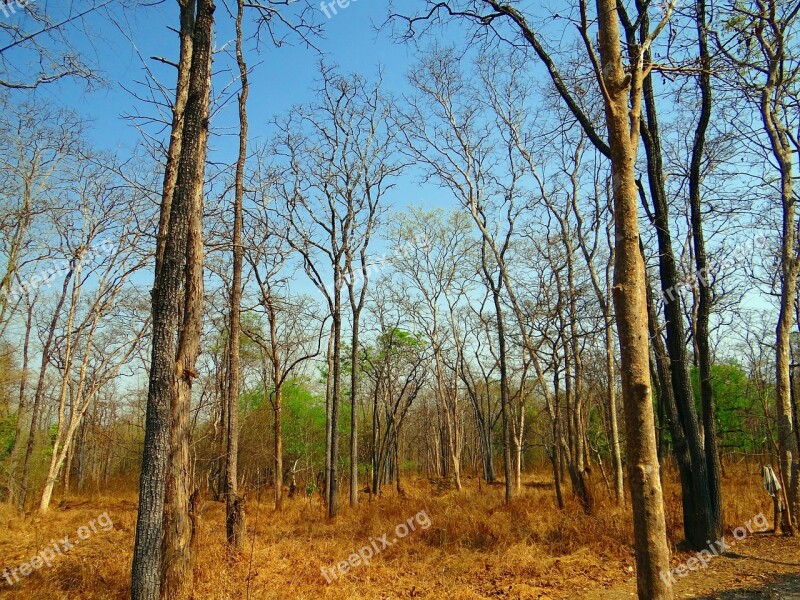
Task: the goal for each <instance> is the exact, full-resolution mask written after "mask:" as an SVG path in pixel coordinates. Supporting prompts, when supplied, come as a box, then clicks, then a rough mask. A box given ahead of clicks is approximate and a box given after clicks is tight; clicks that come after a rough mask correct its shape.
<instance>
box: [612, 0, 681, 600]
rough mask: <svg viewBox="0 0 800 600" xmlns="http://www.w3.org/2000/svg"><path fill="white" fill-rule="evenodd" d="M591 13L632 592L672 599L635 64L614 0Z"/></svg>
mask: <svg viewBox="0 0 800 600" xmlns="http://www.w3.org/2000/svg"><path fill="white" fill-rule="evenodd" d="M597 13H598V26H599V41H600V56H601V64H602V79H601V82H602V83H603V87H604V95H605V115H606V126H607V128H608V135H609V146H610V149H611V176H612V181H613V195H614V217H615V220H616V244H615V245H616V261H615V264H614V288H613V297H614V306H615V309H616V319H617V331H618V335H619V345H620V356H621V363H622V369H621V376H622V395H623V403H624V405H625V425H626V432H627V450H628V452H627V454H628V477H629V481H630V488H631V496H632V505H633V530H634V540H635V548H636V572H637V590H638V594H639V597H640V598H647V599H649V600H661V599H670V598H672V590H671V587H670V586H669V583H668V581H667V580H665V579H664V578H662V577H660V575H661V574H662V573H664V572H666V571H668V570H669V547H668V546H667V534H666V523H665V517H664V499H663V496H662V491H661V478H660V474H659V464H658V456H657V452H656V436H655V423H654V417H653V403H652V397H651V386H650V366H649V362H650V349H649V344H648V328H647V303H646V289H645V282H646V278H645V269H644V261H643V260H642V256H641V254H640V252H639V222H638V209H637V208H638V195H637V188H636V171H635V170H636V146H637V143H636V141H637V139H638V137H639V130H638V120H639V114H638V113H639V111H640V106H641V105H640V101H641V77H642V73H641V71H640V70H639V69H641V63H639V64H637V65H635V66H634V67H633V68H632V72H631V73H628V74H626V73H625V68H624V66H623V62H622V49H621V44H620V38H619V22H618V17H617V6H616V2H615V0H597ZM629 98H630V99H631V100H632V103H633V105H632V106H630V105H629V103H628V101H629Z"/></svg>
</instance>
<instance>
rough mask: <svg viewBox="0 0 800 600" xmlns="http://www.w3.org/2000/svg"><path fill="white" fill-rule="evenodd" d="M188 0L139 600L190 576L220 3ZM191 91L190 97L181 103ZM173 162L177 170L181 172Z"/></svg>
mask: <svg viewBox="0 0 800 600" xmlns="http://www.w3.org/2000/svg"><path fill="white" fill-rule="evenodd" d="M180 7H181V57H180V62H179V69H178V71H179V73H178V86H177V90H176V104H175V106H174V108H173V111H174V113H173V127H180V128H181V130H182V131H181V133H180V135H179V136H177V137H180V141H179V142H176V143H180V153H179V155H180V158H179V160H178V163H177V166H175V164H170V165H168V168H167V170H166V172H165V181H164V187H165V193H166V192H167V191H168V190H169V188H170V185H171V184H172V182H173V181H174V186H173V192H172V194H171V197H169V195H168V194H167V196H168V197H169V199H168V200H167V201H166V202H163V203H162V219H163V217H164V214H163V213H164V211H165V210H168V211H169V215H168V217H167V218H166V223H167V226H166V229H165V230H164V235H163V236H162V237H161V239H162V240H163V250H161V252H160V256H159V255H158V254H157V257H156V267H157V269H156V273H155V284H154V287H153V349H152V361H151V367H150V388H149V392H148V402H147V416H146V426H145V447H144V454H143V457H142V470H141V477H140V484H139V512H138V519H137V525H136V542H135V545H134V556H133V564H132V568H131V580H132V581H131V598H132V599H133V600H157V599H159V598H165V599H167V598H168V599H173V598H184V597H186V596H187V595H188V589H189V586H190V584H191V581H192V577H191V564H192V563H191V555H190V550H191V538H192V533H193V526H192V523H191V522H190V514H189V506H190V498H189V496H190V492H189V488H190V486H191V476H192V474H191V472H190V464H189V434H190V431H189V405H190V400H191V398H190V395H191V385H192V380H193V379H194V378H195V377H196V376H197V373H196V371H195V361H196V359H197V354H198V351H199V336H200V327H201V312H202V300H203V278H202V266H203V265H202V263H203V240H202V220H203V208H202V193H203V184H204V174H205V161H206V149H207V137H208V118H209V114H208V107H209V97H210V87H211V86H210V84H211V37H212V29H213V13H214V8H215V7H214V4H213V2H212V1H211V0H198V4H197V13H196V22H195V13H194V3H193V2H191V1H190V0H184V1H182V2H180ZM187 38H191V39H187ZM187 80H188V83H187ZM184 85H185V86H186V88H185V92H184V88H183V87H182V86H184ZM184 93H185V98H186V103H185V105H184V106H183V107H181V106H180V103H179V100H180V98H181V97H182V95H183V94H184ZM172 144H173V140H171V142H170V146H171V147H172ZM169 158H170V156H169V155H168V159H169ZM172 158H174V157H172ZM171 168H172V169H176V170H177V174H176V175H175V176H174V180H173V179H172V177H173V176H172V175H171V171H170V169H171Z"/></svg>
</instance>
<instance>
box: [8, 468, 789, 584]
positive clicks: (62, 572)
mask: <svg viewBox="0 0 800 600" xmlns="http://www.w3.org/2000/svg"><path fill="white" fill-rule="evenodd" d="M723 483H724V485H723V487H724V489H723V492H724V496H723V497H724V498H726V499H728V502H727V503H726V506H725V524H726V538H725V539H726V543H727V544H728V547H727V548H726V552H725V553H724V554H723V555H721V556H714V557H713V558H712V559H710V560H709V561H708V565H707V569H698V570H694V571H690V572H689V573H688V575H687V576H686V577H684V578H677V579H676V581H677V583H676V586H675V589H676V592H677V594H676V595H677V597H679V598H698V599H699V598H703V599H705V598H707V599H711V598H720V599H725V600H731V599H739V598H780V599H784V598H786V599H800V539H797V538H784V537H776V536H774V535H771V534H768V533H760V532H759V531H758V530H759V529H760V527H756V528H755V529H754V531H753V532H752V533H749V532H748V535H747V536H746V537H745V538H744V539H741V541H737V542H736V545H735V546H734V545H731V544H730V541H733V539H732V538H731V535H732V533H733V532H735V530H736V528H737V527H743V526H744V525H745V524H746V523H747V522H748V521H749V522H751V523H759V524H761V523H765V521H764V520H763V519H762V518H761V517H759V518H758V519H754V517H757V516H758V515H761V514H763V515H766V519H767V520H769V521H770V523H769V527H770V528H771V526H772V523H771V518H772V515H771V512H770V511H771V502H770V500H769V497H768V496H767V495H766V494H765V493H764V492H763V490H761V489H760V473H759V466H758V465H753V466H750V467H743V466H738V467H736V468H733V467H729V468H728V472H727V476H726V477H725V479H724V482H723ZM405 485H406V487H405V489H404V492H405V493H404V494H403V496H402V497H401V496H399V495H398V494H397V493H396V492H394V490H387V492H386V494H385V495H384V497H383V498H381V499H377V500H373V501H372V502H370V501H369V498H368V497H367V496H362V504H361V505H360V506H359V507H358V508H355V509H351V508H349V507H345V508H343V509H342V514H341V515H340V516H339V517H338V518H337V519H336V520H335V521H329V520H328V519H327V518H326V517H325V515H324V511H323V509H322V506H321V504H320V502H319V498H318V496H315V497H312V498H306V497H296V498H294V499H291V500H287V505H286V507H285V509H284V510H283V511H282V512H281V513H276V512H275V511H274V510H273V508H272V503H271V500H272V494H271V491H270V490H263V491H262V492H253V493H251V494H250V496H249V497H248V498H247V505H246V506H247V511H248V517H247V518H248V538H247V541H246V544H245V548H244V550H243V552H242V553H241V554H240V555H239V556H237V557H234V558H231V557H229V556H228V555H227V552H226V549H225V532H224V512H225V508H224V504H222V503H219V502H211V501H206V502H203V503H202V509H201V515H202V516H201V520H200V523H199V526H198V535H197V552H198V558H197V562H196V568H195V576H194V580H193V591H194V597H195V598H197V599H198V600H229V599H230V600H233V599H240V598H241V599H244V598H252V599H265V600H266V599H281V600H283V599H286V600H295V599H312V598H332V599H361V598H363V599H370V600H373V599H378V598H381V599H389V598H436V599H439V598H456V599H462V598H463V599H465V600H469V599H485V598H540V599H544V598H550V599H557V598H587V599H597V600H601V599H611V600H613V599H615V598H631V597H633V596H634V595H635V578H634V557H633V551H632V546H631V542H632V540H631V520H630V511H629V509H627V508H625V507H617V506H616V505H615V504H614V503H613V502H611V500H610V499H609V498H608V494H607V491H606V488H605V486H604V484H603V482H602V480H601V481H598V482H597V483H596V488H595V493H596V496H597V510H596V511H595V512H594V514H593V515H591V516H588V515H585V514H584V513H583V512H582V511H581V510H580V508H579V507H578V505H577V503H575V502H574V501H573V500H572V499H571V498H568V499H567V502H568V504H567V507H566V508H565V509H564V510H562V511H559V510H558V509H557V508H556V506H555V497H554V492H553V487H552V482H550V481H548V478H547V475H546V473H545V472H541V473H537V474H535V475H533V476H529V477H528V478H527V480H526V482H525V486H524V490H523V492H522V493H521V494H519V495H517V497H516V498H514V500H513V501H512V502H511V503H510V504H509V505H505V504H504V503H503V501H502V500H503V488H502V486H486V484H482V485H481V484H479V482H478V480H476V479H466V480H465V489H464V490H462V491H461V492H456V491H454V490H451V489H448V488H447V486H443V485H441V484H440V483H436V482H432V481H429V480H425V479H423V480H418V481H413V482H412V481H409V482H408V483H406V484H405ZM567 487H568V486H567ZM665 490H666V491H665V497H666V515H667V528H668V533H669V535H670V539H671V540H673V541H674V542H678V541H680V539H682V534H681V528H682V525H681V522H680V496H679V489H678V487H677V485H676V484H675V482H674V481H671V479H670V477H667V478H666V483H665ZM343 500H344V501H345V504H346V499H345V498H343ZM106 513H107V515H108V519H106V517H104V516H103V515H104V514H106ZM110 523H113V527H112V526H110ZM135 523H136V497H135V495H134V494H133V493H132V492H130V493H123V492H120V493H117V494H114V495H87V496H86V497H80V496H77V497H70V498H69V499H67V500H62V501H61V502H60V503H56V504H55V505H54V507H53V509H52V511H51V512H50V513H49V514H48V515H46V516H44V517H40V516H37V515H35V514H29V515H22V514H20V513H19V512H17V511H16V510H14V509H13V508H11V507H10V506H7V505H0V528H2V529H3V533H2V534H0V598H25V599H28V598H33V599H37V600H38V599H39V598H42V599H44V598H48V599H51V598H52V599H62V598H63V599H70V600H95V599H97V600H109V599H124V598H126V597H127V596H128V594H129V589H130V584H129V568H130V559H131V552H132V546H133V538H134V530H135ZM739 531H740V532H741V531H742V530H739ZM384 534H386V536H385V537H384ZM64 536H67V539H66V540H65V539H64ZM729 538H730V540H729ZM61 542H65V544H66V545H68V548H67V550H62V551H61V552H60V553H56V552H55V551H54V552H53V554H55V556H53V557H52V558H51V557H50V556H49V554H48V553H47V549H48V548H53V545H54V544H60V543H61ZM63 545H64V544H61V546H63ZM367 548H371V550H370V551H368V550H367ZM672 550H673V559H672V566H673V568H677V567H678V566H679V565H680V564H682V563H684V562H687V561H688V560H689V559H690V558H691V557H692V556H693V554H692V553H687V552H683V551H681V550H680V549H679V548H676V547H674V546H673V548H672ZM42 552H43V553H42ZM39 553H42V554H39ZM357 553H360V554H361V555H362V556H363V557H366V558H367V560H368V561H369V564H368V565H366V564H364V560H363V559H362V558H361V557H359V556H354V554H357ZM368 554H372V556H371V557H370V556H368ZM37 555H38V556H43V557H46V558H47V559H48V561H47V562H50V565H49V566H48V565H47V564H41V565H40V566H39V568H38V569H35V570H33V573H32V574H30V575H28V576H21V575H20V574H19V571H17V577H18V580H15V579H14V575H13V574H11V573H10V571H11V569H18V568H19V566H20V565H21V564H23V563H25V562H31V559H32V557H34V556H37ZM348 560H349V561H350V564H347V561H348ZM32 562H34V563H36V562H39V561H35V560H34V561H32ZM337 565H341V566H342V570H345V569H346V570H347V573H341V572H340V570H339V568H338V567H337ZM351 565H353V566H351ZM34 566H36V565H34ZM2 569H8V570H9V571H8V572H2ZM323 569H324V571H323ZM7 573H8V574H9V576H10V577H11V579H12V581H13V585H9V583H8V581H7V580H6V579H5V578H4V577H5V576H6V574H7ZM333 574H336V577H334V575H333Z"/></svg>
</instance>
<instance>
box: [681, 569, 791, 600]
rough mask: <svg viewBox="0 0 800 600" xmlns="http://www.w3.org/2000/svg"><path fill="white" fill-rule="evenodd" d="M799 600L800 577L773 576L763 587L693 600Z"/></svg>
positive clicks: (698, 597)
mask: <svg viewBox="0 0 800 600" xmlns="http://www.w3.org/2000/svg"><path fill="white" fill-rule="evenodd" d="M753 598H769V599H770V600H773V599H778V600H800V575H775V576H773V577H772V578H770V579H769V580H768V581H767V582H765V583H764V585H763V586H760V587H749V588H740V589H734V590H727V591H724V592H719V593H716V594H712V595H710V596H695V600H752V599H753Z"/></svg>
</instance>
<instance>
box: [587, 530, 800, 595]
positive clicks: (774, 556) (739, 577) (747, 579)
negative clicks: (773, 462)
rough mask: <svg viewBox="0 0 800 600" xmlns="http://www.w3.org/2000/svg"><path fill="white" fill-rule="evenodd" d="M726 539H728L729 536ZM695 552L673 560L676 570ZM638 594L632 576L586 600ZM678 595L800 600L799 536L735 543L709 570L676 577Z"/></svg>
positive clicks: (764, 536)
mask: <svg viewBox="0 0 800 600" xmlns="http://www.w3.org/2000/svg"><path fill="white" fill-rule="evenodd" d="M726 542H727V538H726ZM691 556H692V554H687V553H681V554H679V555H677V556H675V557H674V558H673V560H672V567H673V569H674V568H675V567H677V566H678V565H679V564H682V563H683V562H685V561H687V560H688V559H689V558H690V557H691ZM635 597H636V582H635V580H634V579H633V578H631V579H630V580H629V581H627V582H626V583H625V584H624V585H621V586H617V587H615V588H612V589H605V590H596V591H593V592H590V593H589V594H587V595H586V596H585V598H586V599H587V600H617V599H620V600H621V599H623V598H625V599H630V598H635ZM675 598H694V599H696V600H745V599H747V600H750V599H753V598H770V599H779V600H800V539H798V538H783V537H775V536H774V535H772V534H771V533H770V534H755V535H751V536H750V537H748V538H746V539H744V540H742V541H741V542H738V543H734V545H733V547H730V545H729V548H728V550H727V551H726V552H725V554H722V555H720V556H717V557H714V558H713V559H712V560H711V561H710V562H709V564H708V567H707V568H706V569H700V570H697V571H690V572H689V573H688V575H686V577H683V578H680V577H677V578H676V583H675Z"/></svg>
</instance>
